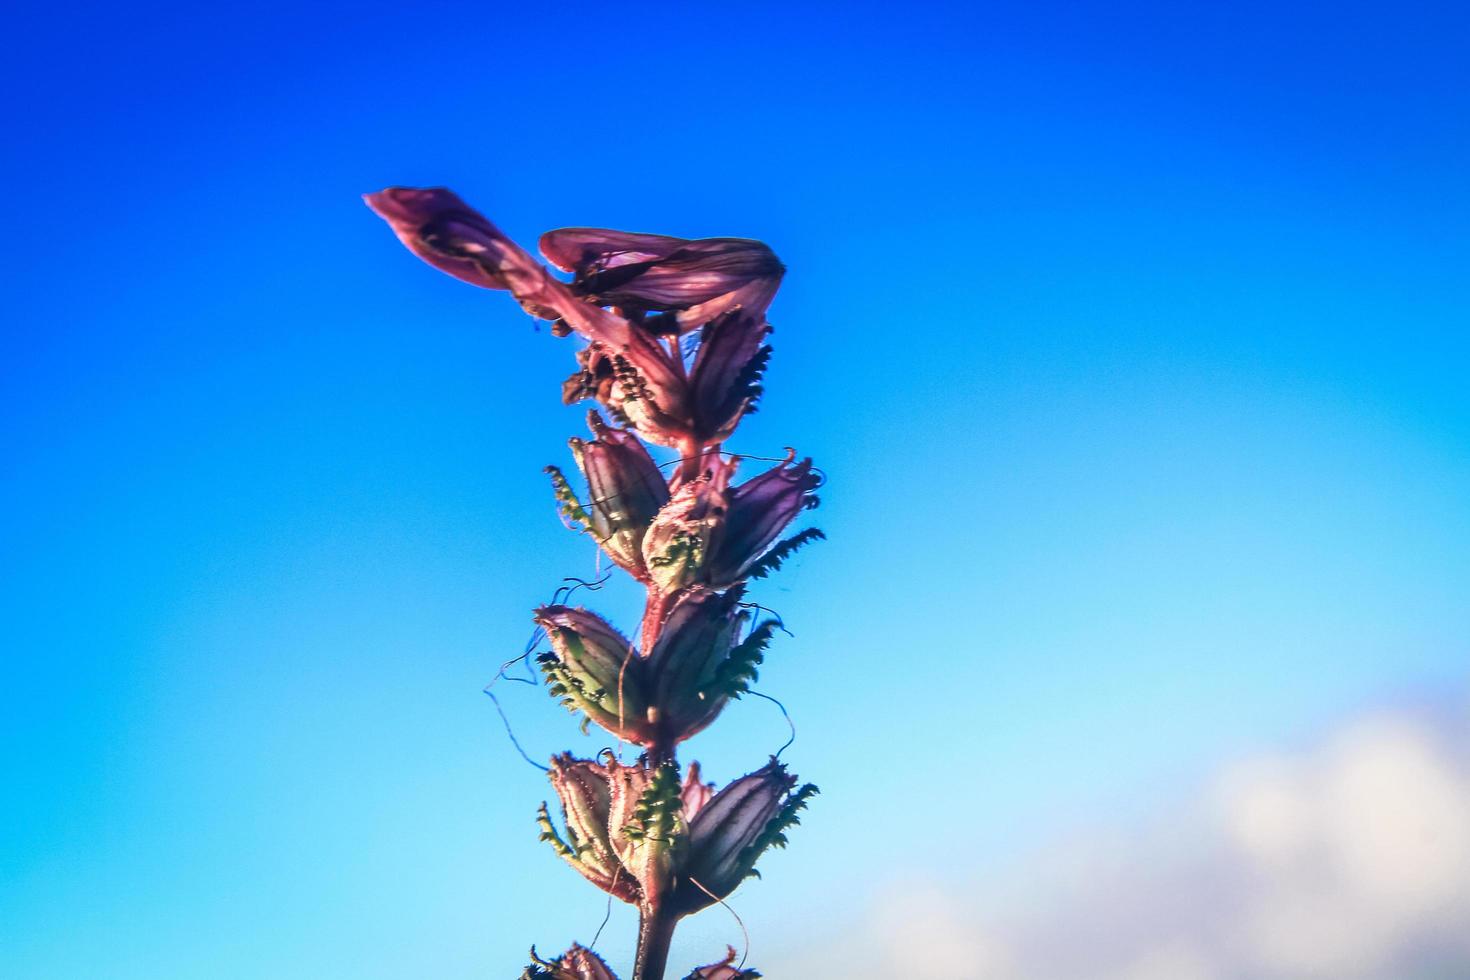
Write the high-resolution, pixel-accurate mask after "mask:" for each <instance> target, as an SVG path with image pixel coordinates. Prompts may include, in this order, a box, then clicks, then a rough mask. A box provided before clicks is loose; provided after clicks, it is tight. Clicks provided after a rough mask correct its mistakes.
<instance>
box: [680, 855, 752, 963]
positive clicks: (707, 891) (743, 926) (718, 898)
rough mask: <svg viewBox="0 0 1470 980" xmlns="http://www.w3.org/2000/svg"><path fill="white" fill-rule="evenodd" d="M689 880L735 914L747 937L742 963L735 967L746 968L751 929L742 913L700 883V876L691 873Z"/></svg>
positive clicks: (742, 931)
mask: <svg viewBox="0 0 1470 980" xmlns="http://www.w3.org/2000/svg"><path fill="white" fill-rule="evenodd" d="M689 880H690V881H692V882H694V887H695V888H698V889H699V890H700V891H702V892H704V893H705V894H706V895H708V896H709V897H710V898H712V899H714V900H715V901H717V902H719V903H720V904H721V905H723V906H725V911H727V912H729V913H730V914H731V915H733V916H734V917H735V924H736V925H738V926H739V927H740V934H741V935H742V936H744V937H745V949H744V951H743V952H742V953H741V954H740V963H739V964H738V965H737V966H736V967H735V969H737V970H743V969H744V968H745V960H746V958H747V957H748V956H750V930H748V929H746V928H745V923H744V921H742V920H741V918H740V913H739V912H736V911H735V910H734V909H732V908H731V907H730V903H729V902H727V901H725V900H724V899H723V898H721V897H720V896H718V895H716V894H715V893H714V892H712V891H710V890H709V889H708V888H706V887H704V886H703V885H701V884H700V883H699V879H698V878H695V877H694V876H693V875H690V877H689Z"/></svg>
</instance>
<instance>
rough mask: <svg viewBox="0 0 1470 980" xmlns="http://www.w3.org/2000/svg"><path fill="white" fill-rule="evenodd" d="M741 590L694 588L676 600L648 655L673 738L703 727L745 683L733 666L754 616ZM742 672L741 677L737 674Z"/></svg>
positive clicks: (662, 720)
mask: <svg viewBox="0 0 1470 980" xmlns="http://www.w3.org/2000/svg"><path fill="white" fill-rule="evenodd" d="M740 599H741V589H739V588H734V589H730V590H729V591H727V592H725V593H723V594H721V593H718V592H711V591H709V590H708V589H701V588H696V589H691V590H689V591H688V592H685V593H684V594H683V595H682V596H681V597H680V598H679V600H678V601H677V602H676V603H675V604H674V608H673V609H672V610H671V611H670V612H669V615H668V619H666V620H665V621H664V626H663V630H662V631H661V632H660V633H659V638H658V641H657V642H656V643H655V644H654V645H653V651H652V653H650V654H649V657H648V678H649V682H650V685H651V687H652V689H653V700H654V702H655V703H656V704H657V705H658V716H659V725H660V728H661V730H662V731H663V732H664V733H665V736H666V737H667V738H668V740H669V741H671V742H679V741H682V740H683V739H686V738H689V737H690V736H691V735H694V734H695V733H697V732H699V731H702V730H703V729H704V728H705V727H706V726H708V725H709V724H710V722H712V721H714V720H715V717H716V716H717V715H718V714H719V713H720V709H721V708H723V707H724V706H725V702H726V701H727V700H728V699H729V698H730V697H731V695H734V694H738V693H740V692H741V691H742V690H744V687H743V685H742V684H736V683H732V681H734V680H737V679H738V677H743V676H744V674H743V672H742V671H741V670H738V669H736V668H735V667H733V666H732V665H731V664H730V659H731V655H732V652H733V651H735V650H736V648H737V644H736V637H737V636H738V634H739V632H740V628H741V627H742V626H743V625H744V624H745V622H746V620H747V619H749V614H748V613H747V612H745V611H744V610H743V609H741V608H740ZM737 675H738V677H737Z"/></svg>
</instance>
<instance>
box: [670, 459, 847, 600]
mask: <svg viewBox="0 0 1470 980" xmlns="http://www.w3.org/2000/svg"><path fill="white" fill-rule="evenodd" d="M794 458H795V454H791V455H790V456H788V457H787V459H786V460H785V461H784V462H782V463H779V464H777V465H776V466H774V467H772V468H771V469H769V470H767V471H766V472H764V473H762V474H760V475H759V476H757V477H755V478H754V479H751V480H748V481H747V482H745V483H743V484H741V485H740V486H738V487H735V488H734V489H733V490H732V489H731V488H730V486H729V484H730V477H731V476H732V475H733V474H734V472H735V467H736V463H735V462H734V461H726V460H723V459H719V458H716V459H714V461H713V462H712V463H710V465H709V468H708V469H706V470H705V472H704V473H703V474H701V475H700V476H699V477H698V478H696V479H694V480H691V481H690V482H688V483H684V484H682V485H680V486H679V487H678V489H676V490H675V491H674V494H673V496H672V497H670V498H669V502H668V503H667V504H665V505H664V506H663V509H662V510H660V511H659V514H658V516H657V517H656V518H654V521H653V524H652V525H651V526H650V527H649V529H648V533H647V534H646V535H645V536H644V538H643V560H644V564H645V565H646V566H647V568H648V574H649V577H650V578H651V579H652V581H653V583H654V584H655V585H657V586H658V587H659V588H660V589H661V590H663V592H665V593H666V594H667V593H673V592H677V591H679V590H680V589H685V588H688V587H690V586H692V585H704V586H706V587H708V588H711V589H725V588H729V587H730V586H732V585H734V584H736V583H737V582H740V581H742V580H744V579H747V578H751V577H756V578H760V577H762V576H764V575H765V574H766V573H767V572H768V571H769V570H770V569H772V568H775V567H779V566H780V563H781V562H782V561H783V560H784V559H785V558H786V556H787V555H789V554H790V553H791V552H792V551H794V550H796V548H798V547H800V546H801V545H802V544H805V543H806V542H808V541H811V540H815V539H818V538H820V537H821V536H822V534H821V532H820V531H817V530H815V529H809V530H807V531H803V532H802V533H801V534H798V535H796V536H794V537H792V538H789V539H787V540H786V541H783V542H781V543H780V544H777V545H775V547H772V543H773V542H774V541H775V540H776V537H777V535H779V534H780V533H781V530H782V529H783V528H785V527H786V525H787V524H789V523H791V521H792V520H793V519H794V518H795V517H796V515H797V514H799V513H801V511H802V510H803V509H805V508H809V507H814V506H816V502H817V498H816V497H815V496H814V495H813V493H812V491H814V490H815V489H816V488H817V487H818V486H819V485H820V483H821V480H820V478H818V476H817V475H816V474H815V473H813V472H812V463H811V460H809V459H807V460H802V461H801V462H800V463H793V462H792V460H793V459H794Z"/></svg>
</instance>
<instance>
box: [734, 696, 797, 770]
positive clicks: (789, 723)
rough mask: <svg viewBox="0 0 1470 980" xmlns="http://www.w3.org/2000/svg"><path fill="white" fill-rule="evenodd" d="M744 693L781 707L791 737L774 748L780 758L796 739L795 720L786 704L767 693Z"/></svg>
mask: <svg viewBox="0 0 1470 980" xmlns="http://www.w3.org/2000/svg"><path fill="white" fill-rule="evenodd" d="M746 693H747V694H754V695H755V696H756V697H758V698H765V699H766V700H767V701H769V702H771V703H772V704H774V705H775V706H776V707H778V708H780V709H781V717H782V718H785V719H786V727H787V728H790V729H791V737H790V738H788V739H787V740H786V742H785V744H783V745H782V746H781V747H780V748H779V749H777V750H776V758H777V759H779V758H781V753H782V752H785V751H786V750H787V749H789V748H791V743H792V742H795V741H796V722H794V721H792V720H791V715H790V714H789V713H788V712H787V711H786V705H784V704H782V703H781V702H780V701H777V700H776V699H775V698H773V697H771V696H770V695H769V694H762V693H761V692H760V691H747V692H746Z"/></svg>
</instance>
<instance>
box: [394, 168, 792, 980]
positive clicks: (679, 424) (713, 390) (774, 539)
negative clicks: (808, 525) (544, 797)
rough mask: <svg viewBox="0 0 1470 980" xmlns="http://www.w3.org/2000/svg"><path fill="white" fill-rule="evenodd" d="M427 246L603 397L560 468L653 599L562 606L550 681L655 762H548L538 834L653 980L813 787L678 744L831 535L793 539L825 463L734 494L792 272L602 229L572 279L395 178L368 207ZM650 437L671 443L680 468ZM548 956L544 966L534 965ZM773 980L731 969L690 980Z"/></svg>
mask: <svg viewBox="0 0 1470 980" xmlns="http://www.w3.org/2000/svg"><path fill="white" fill-rule="evenodd" d="M367 202H368V205H369V206H370V207H372V209H373V210H374V211H376V212H377V213H378V214H379V215H380V216H382V217H383V218H384V219H385V220H386V221H387V222H388V224H389V225H390V226H391V227H392V229H393V231H394V232H395V233H396V234H397V235H398V237H399V239H400V240H401V241H402V242H403V244H404V245H406V246H407V247H408V248H409V250H410V251H412V252H413V253H414V254H415V255H417V256H419V258H421V259H423V260H424V261H425V262H428V263H429V264H430V265H432V266H434V267H436V268H438V269H441V270H443V271H444V272H447V273H449V274H450V275H452V276H455V277H456V278H459V279H462V280H464V281H466V282H469V283H473V284H474V285H477V286H484V287H488V288H491V289H502V290H508V291H509V292H510V294H511V295H512V296H513V297H514V298H515V299H516V301H517V302H519V303H520V304H521V306H522V307H523V308H524V309H525V310H526V312H528V313H530V314H531V315H532V316H534V317H537V318H539V319H542V320H548V321H550V322H551V324H552V332H553V333H555V334H557V335H558V336H566V335H568V334H573V333H575V334H577V335H578V336H579V337H581V338H582V340H584V341H585V346H583V347H582V348H581V349H580V350H579V351H577V370H576V372H575V373H574V374H573V375H572V376H571V377H570V378H569V379H568V380H567V381H566V383H565V384H564V385H563V388H562V395H563V398H564V399H565V401H567V402H568V403H572V402H577V401H583V400H590V401H593V402H595V403H596V404H597V405H598V406H600V409H601V411H599V410H598V409H596V408H594V409H593V410H592V411H590V412H589V413H588V419H587V421H588V428H589V429H590V436H591V438H590V439H572V440H571V450H572V459H573V460H574V462H575V463H576V466H577V469H578V470H580V471H581V475H582V477H583V478H584V480H585V483H586V487H587V489H586V493H585V494H581V493H579V492H578V490H577V489H576V488H575V487H574V486H573V481H572V480H570V479H568V478H567V476H566V475H565V474H564V473H563V472H562V471H561V470H560V469H558V468H556V467H549V468H548V472H549V474H550V476H551V482H552V487H553V491H554V493H555V497H556V502H557V506H558V507H559V508H560V511H561V514H562V516H563V518H564V519H565V520H566V522H567V523H568V524H569V525H571V526H572V527H574V528H576V529H578V530H580V531H582V532H585V533H586V534H588V535H590V536H591V537H592V538H593V539H594V540H595V541H596V542H597V544H598V546H599V547H600V548H601V549H602V550H603V552H605V553H606V554H607V556H608V558H609V559H611V560H612V561H613V562H614V563H615V564H617V565H618V566H619V567H621V568H622V569H624V570H625V571H626V572H627V573H628V574H629V575H631V576H632V577H633V578H634V579H635V580H636V581H637V582H638V583H639V584H641V585H642V586H643V587H644V588H645V589H646V590H647V600H646V604H645V611H644V615H643V619H642V622H641V623H640V624H639V626H638V630H637V633H636V635H635V637H634V638H633V639H629V638H628V637H626V636H624V634H622V633H620V632H619V631H618V630H617V629H615V628H614V627H613V626H612V625H610V624H609V623H608V622H607V621H606V620H604V619H603V618H602V617H600V616H598V615H597V614H596V613H593V612H590V611H588V610H586V609H583V608H580V607H571V606H567V605H562V604H554V605H548V606H543V607H541V608H540V609H537V610H536V613H535V620H536V623H537V624H538V625H539V626H540V627H542V628H543V629H544V630H545V631H546V637H547V640H548V642H549V645H550V647H551V649H550V650H549V651H547V652H545V653H542V654H541V655H540V656H539V658H538V664H539V666H540V668H541V671H542V673H543V674H544V675H545V678H546V682H547V686H548V689H549V690H550V692H551V694H552V695H553V696H554V697H556V698H557V699H559V700H560V701H561V702H562V703H563V704H564V705H566V706H567V707H568V708H569V709H570V710H572V711H573V712H574V713H575V714H577V715H579V716H581V718H582V719H583V724H584V726H586V725H589V724H595V725H598V726H600V727H602V728H603V729H606V730H607V731H608V732H609V733H610V734H611V735H612V736H614V738H616V739H617V740H618V741H619V742H628V743H631V744H633V745H635V746H637V747H638V748H639V750H640V752H639V755H638V757H637V758H636V759H634V760H632V761H631V762H629V763H627V764H624V763H623V762H621V761H619V759H618V758H617V756H616V755H615V754H614V753H612V752H611V751H606V752H604V753H602V755H601V756H600V757H598V758H596V759H578V758H574V757H573V756H572V755H571V754H570V753H566V754H563V755H558V756H554V757H553V758H552V759H551V765H550V770H549V775H550V779H551V785H552V787H553V789H554V790H555V791H556V795H557V797H558V798H559V799H560V801H561V811H562V812H561V825H560V826H558V823H557V821H556V820H554V819H553V817H552V814H551V812H550V811H549V810H548V808H547V807H546V805H545V804H542V806H541V810H540V814H539V817H538V820H537V822H538V824H539V826H540V828H541V838H542V839H543V840H544V841H546V842H547V843H549V844H550V846H551V847H552V849H553V850H555V852H556V853H557V855H559V856H560V857H561V858H562V859H563V860H564V861H566V863H567V864H569V865H571V866H572V867H573V868H574V869H576V871H577V872H578V873H580V874H581V875H582V876H583V877H584V878H586V879H587V880H588V881H590V882H592V883H593V884H594V885H596V886H597V887H598V888H601V889H602V890H603V891H605V892H607V893H609V894H610V895H612V896H614V897H616V898H618V899H621V900H622V901H624V902H628V903H630V904H632V905H635V906H637V908H638V912H639V936H638V952H637V960H636V963H635V965H634V967H633V978H634V980H662V978H663V976H664V970H665V965H666V962H667V959H668V953H669V943H670V940H671V938H672V936H673V932H674V927H675V925H676V924H677V923H678V921H679V919H681V918H682V917H684V916H686V915H689V914H691V913H694V912H698V911H700V910H701V909H704V908H707V907H708V906H710V905H712V904H714V903H716V902H719V901H722V900H723V899H724V898H725V897H726V896H727V895H729V894H730V893H731V892H732V891H734V889H735V888H736V886H738V885H739V884H740V882H741V881H743V880H744V879H745V878H747V877H749V876H751V875H752V874H754V873H755V864H756V861H757V860H758V859H759V858H760V856H761V854H762V853H764V852H765V851H766V850H767V849H769V848H771V847H773V846H776V847H779V846H783V845H784V844H785V842H786V838H785V831H786V830H787V829H788V828H789V827H790V826H792V825H793V824H795V823H797V822H798V816H797V814H798V812H799V811H800V810H802V809H803V808H804V807H805V806H806V803H807V800H808V799H809V798H810V797H811V796H812V795H813V794H815V793H816V787H814V786H811V785H810V784H808V785H804V786H801V787H799V788H798V787H797V785H796V778H795V777H794V776H792V775H790V774H789V773H787V771H786V769H785V767H784V766H782V765H781V763H779V762H778V761H776V760H775V759H772V760H771V761H770V762H768V763H767V764H766V765H764V766H761V767H760V768H758V769H756V770H755V771H754V772H751V773H749V774H747V775H745V776H741V777H740V778H739V779H736V780H735V781H734V782H732V783H730V784H729V785H727V786H725V787H724V788H723V789H720V790H716V788H715V785H714V784H713V783H705V782H703V781H702V779H701V777H700V771H699V765H698V763H690V764H689V765H688V766H687V767H684V768H681V766H680V764H679V762H678V760H677V758H676V750H677V748H678V745H679V743H680V742H682V741H684V740H685V739H687V738H689V737H690V736H691V735H694V734H695V733H697V732H699V731H701V730H703V729H704V728H705V727H707V726H708V725H710V724H711V723H713V722H714V721H715V720H716V718H718V717H719V715H720V713H721V711H722V710H723V709H724V708H725V706H726V705H727V703H728V702H729V701H731V700H733V699H737V698H739V697H740V696H741V695H742V694H743V693H745V692H747V691H748V690H749V688H750V684H751V683H752V682H753V681H754V680H755V677H756V670H757V668H758V666H759V665H760V663H761V661H762V658H763V656H764V654H765V650H766V647H767V645H768V644H769V642H770V641H771V638H772V634H773V632H774V630H775V628H776V623H775V622H774V621H773V620H769V619H768V620H765V621H761V622H755V621H754V617H753V615H752V610H753V609H755V608H757V607H755V606H754V605H753V604H752V603H749V602H747V601H746V597H745V588H746V583H748V582H749V581H750V580H752V579H759V578H763V577H765V576H766V575H767V574H768V573H770V572H771V571H773V570H775V569H776V568H778V567H780V565H781V562H782V561H783V560H784V559H785V558H786V557H788V556H789V555H790V554H791V553H792V552H793V551H794V550H796V549H797V548H798V547H800V546H801V545H803V544H805V543H807V542H809V541H811V540H813V539H816V538H820V537H821V532H820V531H817V530H815V529H808V530H805V531H801V532H799V533H796V534H794V535H791V536H789V537H786V538H785V539H782V537H781V535H782V533H783V531H785V529H786V528H787V526H788V525H789V524H790V523H791V522H792V521H793V520H794V519H795V518H796V517H797V516H798V515H799V514H800V513H801V512H802V511H803V510H804V509H806V508H809V507H812V506H815V505H816V502H817V500H816V497H815V496H814V491H815V490H816V488H817V486H818V484H819V482H820V481H819V478H818V476H817V475H816V473H814V472H813V470H812V465H811V461H810V460H801V461H797V460H796V458H795V454H793V453H788V456H787V458H786V459H785V460H783V461H781V462H779V463H777V464H776V465H775V466H772V467H770V468H768V469H766V470H765V471H764V472H761V473H758V474H756V475H755V476H752V477H750V478H749V479H747V480H745V481H744V482H736V480H735V475H736V470H737V467H738V465H739V463H740V459H739V458H738V457H735V456H732V455H730V454H728V453H725V452H724V451H723V450H722V444H723V443H724V442H725V440H726V439H728V438H729V437H730V435H731V434H732V433H733V432H734V431H735V428H736V426H737V425H738V424H739V422H740V420H741V418H742V417H744V416H745V415H747V414H749V413H750V412H751V411H753V410H754V407H755V403H756V400H757V399H758V398H759V396H760V393H761V387H760V382H761V375H762V373H763V371H764V369H765V366H766V362H767V360H768V359H769V357H770V353H771V349H770V347H769V346H768V345H767V343H766V340H767V337H768V335H769V333H770V326H769V325H768V324H767V322H766V308H767V306H768V305H769V304H770V302H771V299H772V298H773V297H774V295H775V293H776V288H777V287H778V286H779V284H780V281H781V276H782V273H783V271H784V270H783V268H782V266H781V263H780V262H779V261H778V260H777V259H776V257H775V255H774V254H772V252H771V250H770V249H768V248H767V247H766V246H765V245H763V244H761V243H760V242H755V241H750V240H747V239H739V238H710V239H701V240H692V241H691V240H686V239H681V238H670V237H666V236H662V235H642V234H630V233H627V232H618V231H608V230H604V229H596V228H563V229H560V230H557V231H551V232H548V233H546V234H545V235H543V236H542V238H541V243H540V246H541V252H542V254H543V255H545V256H546V258H547V259H548V260H549V261H550V262H551V263H552V264H553V265H555V266H556V267H557V268H558V269H561V270H562V271H563V272H567V273H571V280H570V282H565V281H563V280H562V279H559V278H557V277H556V276H555V275H553V274H552V273H551V272H550V271H548V270H547V269H546V268H545V267H544V266H542V265H541V264H540V263H539V262H538V261H536V260H535V259H534V258H532V257H531V255H529V254H528V253H527V252H526V251H525V250H523V249H522V248H520V247H519V246H518V245H516V244H515V243H514V242H512V241H511V240H510V239H508V238H507V237H506V236H505V235H504V234H502V233H501V231H500V230H499V229H498V228H496V227H495V226H494V225H493V224H491V223H490V222H489V221H488V220H486V219H485V218H484V217H483V216H482V215H480V214H478V213H477V212H475V211H473V210H471V209H470V208H469V207H467V206H466V205H465V203H464V202H463V201H461V200H460V199H459V197H458V196H456V195H455V194H453V193H452V192H450V191H448V190H445V189H443V188H430V189H415V188H404V187H394V188H389V189H387V190H384V191H380V192H379V193H376V194H369V195H367ZM645 443H647V444H650V445H653V446H657V447H663V449H665V450H671V451H672V453H673V454H674V456H675V463H674V465H673V468H672V471H671V473H670V475H669V477H668V478H665V476H664V474H663V471H662V470H661V469H660V468H659V466H658V465H657V464H656V463H655V461H654V458H653V456H652V455H650V453H649V451H648V448H647V447H646V446H645ZM533 955H534V954H533ZM756 976H759V974H757V973H755V972H754V971H753V970H744V969H741V968H740V967H739V966H737V965H735V961H734V953H733V951H732V952H731V954H730V955H729V956H727V957H726V958H725V959H724V960H722V961H721V962H718V963H713V964H710V965H709V966H704V967H700V968H698V969H696V970H695V971H694V972H693V973H690V974H689V975H688V980H741V978H746V980H748V978H752V977H756ZM522 977H523V980H530V978H537V977H543V978H554V980H616V978H615V977H614V975H613V973H612V972H611V971H610V970H609V969H608V967H607V965H606V964H605V963H604V962H603V961H602V959H601V958H600V957H599V956H598V955H597V954H596V953H594V952H592V951H591V950H589V949H586V948H584V947H582V946H577V945H574V946H573V947H572V948H571V949H570V950H568V951H567V952H566V953H565V954H563V955H562V956H560V957H557V958H556V959H553V960H542V959H540V958H536V962H535V963H533V964H532V965H531V966H529V967H527V969H526V972H525V973H524V974H523V975H522Z"/></svg>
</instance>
